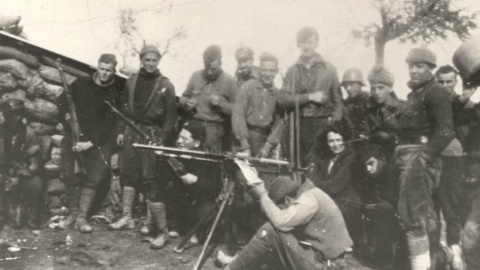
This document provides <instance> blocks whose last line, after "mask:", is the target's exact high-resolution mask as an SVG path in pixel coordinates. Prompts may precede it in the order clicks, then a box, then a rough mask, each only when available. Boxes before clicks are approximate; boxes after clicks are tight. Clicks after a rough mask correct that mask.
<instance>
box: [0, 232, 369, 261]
mask: <svg viewBox="0 0 480 270" xmlns="http://www.w3.org/2000/svg"><path fill="white" fill-rule="evenodd" d="M179 242H180V239H175V240H173V241H172V242H170V243H169V244H168V245H167V246H166V247H165V248H164V249H162V250H151V249H150V248H149V244H148V243H145V242H142V237H141V236H140V235H139V234H138V233H137V231H134V230H131V231H108V230H107V229H106V226H104V225H98V226H95V231H94V232H93V233H92V234H81V233H79V232H77V231H72V230H70V231H58V230H54V229H44V230H30V229H21V230H14V229H11V228H8V227H5V228H3V230H2V231H1V232H0V270H4V269H5V270H7V269H8V270H17V269H18V270H24V269H25V270H39V269H40V270H43V269H55V270H64V269H65V270H67V269H82V270H83V269H140V270H149V269H151V270H154V269H155V270H167V269H179V270H184V269H185V270H187V269H193V267H194V265H195V264H196V261H197V258H198V256H199V254H200V252H201V249H202V247H201V246H194V247H190V248H188V249H185V251H184V252H183V253H181V254H179V253H176V252H174V251H173V248H174V247H175V246H176V245H177V244H178V243H179ZM12 246H17V247H19V248H20V250H19V251H15V250H17V249H18V248H17V249H15V248H12ZM9 248H10V250H9ZM220 248H221V246H220V245H218V246H216V245H211V246H210V247H209V250H210V252H209V253H210V256H208V257H207V259H206V260H205V262H204V264H203V266H202V268H201V269H219V268H218V267H217V266H216V265H215V262H214V260H215V256H216V254H217V251H218V250H219V249H220ZM347 264H348V268H347V269H359V270H373V269H374V268H369V267H366V266H363V265H362V263H360V262H359V261H358V260H356V259H355V258H353V256H350V255H349V256H348V257H347ZM264 269H275V270H277V269H276V268H271V267H270V268H264Z"/></svg>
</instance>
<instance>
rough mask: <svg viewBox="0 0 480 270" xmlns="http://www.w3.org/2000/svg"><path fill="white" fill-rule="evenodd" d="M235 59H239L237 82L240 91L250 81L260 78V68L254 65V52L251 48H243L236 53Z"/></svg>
mask: <svg viewBox="0 0 480 270" xmlns="http://www.w3.org/2000/svg"><path fill="white" fill-rule="evenodd" d="M235 59H237V72H236V73H235V80H236V81H237V86H238V89H240V88H242V85H243V84H244V83H246V82H248V81H250V80H253V79H256V78H258V75H259V74H258V72H259V69H258V67H256V66H254V65H253V50H252V49H251V48H250V47H246V46H242V47H240V48H238V49H237V50H236V51H235Z"/></svg>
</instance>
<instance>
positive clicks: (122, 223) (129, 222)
mask: <svg viewBox="0 0 480 270" xmlns="http://www.w3.org/2000/svg"><path fill="white" fill-rule="evenodd" d="M134 199H135V189H134V188H133V187H124V188H123V194H122V206H123V215H122V218H120V219H119V220H117V222H114V223H112V224H109V225H108V229H109V230H120V229H127V230H131V229H134V228H135V221H134V220H133V218H132V207H133V201H134Z"/></svg>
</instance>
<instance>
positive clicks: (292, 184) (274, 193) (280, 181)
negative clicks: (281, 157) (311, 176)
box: [268, 175, 301, 202]
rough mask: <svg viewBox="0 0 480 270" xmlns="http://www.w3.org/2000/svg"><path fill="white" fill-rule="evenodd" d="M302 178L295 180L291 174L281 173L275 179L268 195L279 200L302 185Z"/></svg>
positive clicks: (273, 199) (275, 200) (274, 199)
mask: <svg viewBox="0 0 480 270" xmlns="http://www.w3.org/2000/svg"><path fill="white" fill-rule="evenodd" d="M300 181H301V180H300V179H299V180H297V181H296V180H295V179H294V178H293V177H291V176H290V175H280V176H278V177H277V178H275V180H274V181H273V183H272V185H271V186H270V190H269V191H268V196H269V197H270V199H272V201H274V202H278V201H280V200H281V199H282V198H284V197H285V196H287V195H288V194H290V193H292V192H293V191H294V190H295V189H297V188H299V187H300V185H301V182H300Z"/></svg>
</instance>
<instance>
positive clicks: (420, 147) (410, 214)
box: [394, 48, 455, 270]
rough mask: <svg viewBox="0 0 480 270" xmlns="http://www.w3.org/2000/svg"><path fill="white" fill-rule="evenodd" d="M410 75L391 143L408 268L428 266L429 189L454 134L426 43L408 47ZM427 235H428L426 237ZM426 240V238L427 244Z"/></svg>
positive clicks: (431, 218) (446, 97) (448, 104)
mask: <svg viewBox="0 0 480 270" xmlns="http://www.w3.org/2000/svg"><path fill="white" fill-rule="evenodd" d="M406 61H407V64H408V71H409V75H410V81H409V82H408V86H409V88H410V89H411V92H410V93H409V94H408V99H407V108H406V109H405V110H402V111H401V112H400V113H399V119H398V123H397V126H398V135H399V144H398V146H397V147H396V148H395V157H394V159H395V165H396V175H397V176H398V181H399V187H400V190H399V195H398V209H397V210H398V214H399V216H400V222H401V226H402V229H403V231H404V233H405V235H406V240H407V248H408V253H409V261H410V265H411V269H412V270H426V269H429V268H430V250H432V251H433V250H434V249H435V248H437V247H436V245H438V241H436V239H435V238H436V237H437V235H434V234H433V233H430V230H431V228H430V227H431V226H434V227H435V226H437V223H436V222H438V220H437V218H436V214H435V212H434V211H433V201H432V191H433V188H435V187H436V186H437V185H438V181H439V174H440V172H441V168H440V164H439V162H440V159H439V157H440V153H441V152H442V150H443V149H444V148H445V147H446V146H447V145H448V144H449V143H450V141H451V140H452V139H453V138H454V136H455V135H454V131H453V120H452V106H451V101H450V96H449V95H448V93H447V92H446V91H445V90H444V89H443V87H442V86H441V85H440V84H438V83H437V82H436V81H435V76H434V75H433V74H432V70H433V69H434V68H435V67H436V55H435V53H433V52H432V51H430V50H429V49H426V48H415V49H412V50H411V51H410V52H409V53H408V56H407V58H406ZM429 240H430V241H429ZM430 243H432V245H434V246H431V245H430Z"/></svg>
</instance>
